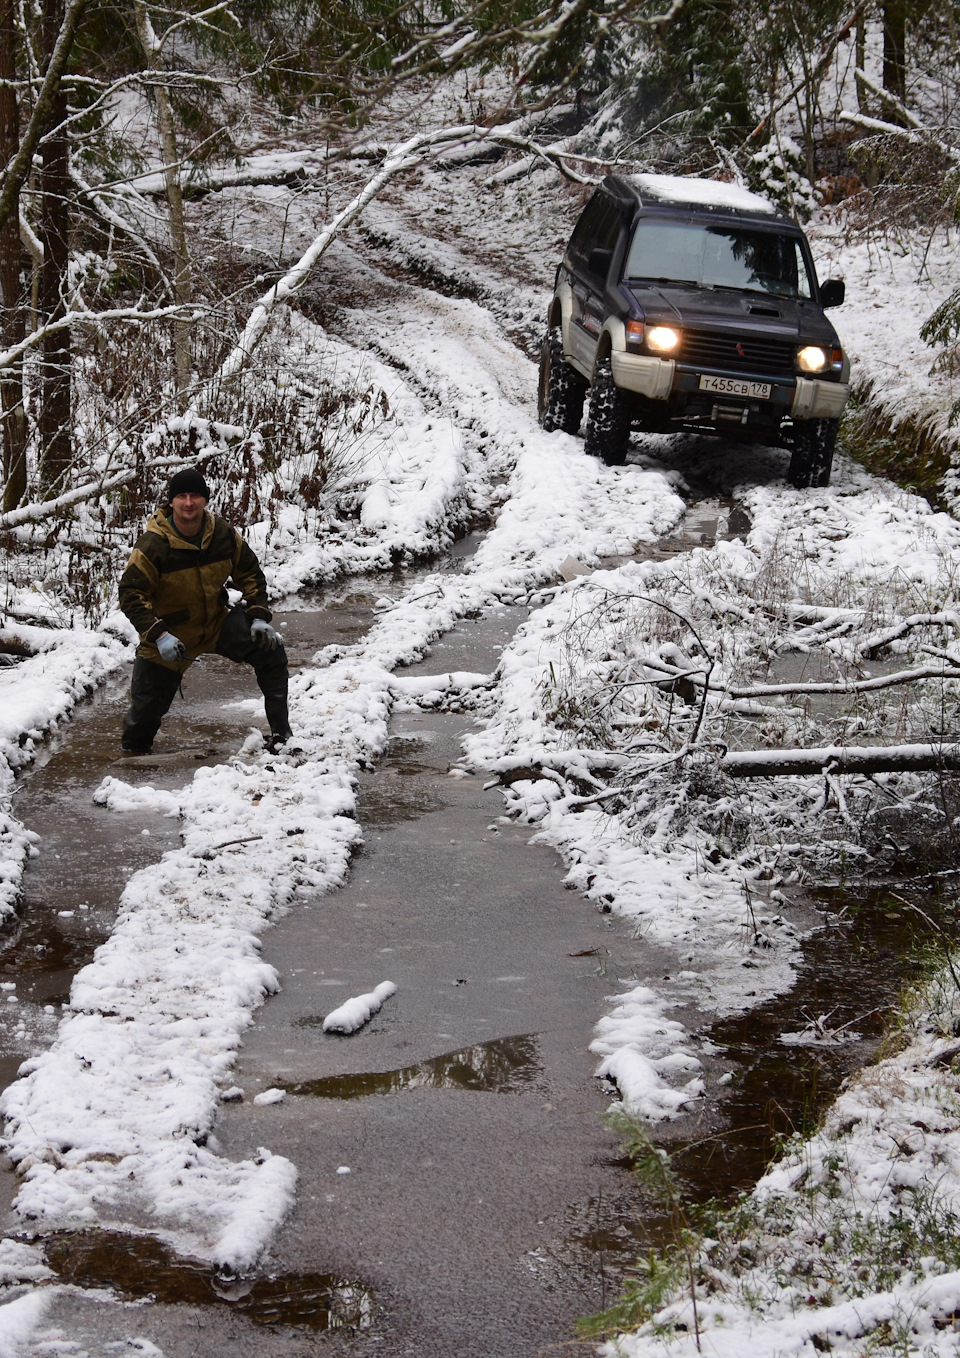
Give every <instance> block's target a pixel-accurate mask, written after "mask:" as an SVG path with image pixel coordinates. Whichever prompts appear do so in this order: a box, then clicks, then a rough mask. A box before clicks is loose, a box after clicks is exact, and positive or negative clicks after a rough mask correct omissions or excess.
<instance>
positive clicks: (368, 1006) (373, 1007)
mask: <svg viewBox="0 0 960 1358" xmlns="http://www.w3.org/2000/svg"><path fill="white" fill-rule="evenodd" d="M396 993H397V987H396V986H395V985H394V984H393V982H392V981H381V982H380V984H379V985H378V986H374V988H373V990H371V991H370V992H369V994H366V995H355V996H353V998H352V999H349V1000H344V1002H343V1004H341V1005H338V1006H337V1008H336V1009H333V1010H331V1012H330V1013H329V1014H328V1015H327V1016H326V1018H325V1019H324V1020H323V1031H324V1032H325V1033H355V1032H357V1031H358V1029H360V1028H362V1027H363V1025H364V1024H365V1023H369V1022H370V1020H371V1019H372V1018H373V1016H374V1014H378V1013H379V1012H380V1010H381V1008H382V1007H383V1002H384V1000H388V999H389V998H390V996H391V995H395V994H396Z"/></svg>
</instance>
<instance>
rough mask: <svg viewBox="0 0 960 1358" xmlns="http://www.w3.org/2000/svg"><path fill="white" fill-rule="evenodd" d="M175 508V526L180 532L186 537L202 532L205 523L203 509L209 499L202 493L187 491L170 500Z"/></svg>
mask: <svg viewBox="0 0 960 1358" xmlns="http://www.w3.org/2000/svg"><path fill="white" fill-rule="evenodd" d="M170 505H171V508H172V509H173V526H174V528H176V530H177V532H178V533H182V534H183V535H184V537H188V538H192V537H193V535H194V533H199V532H200V526H201V524H202V523H203V511H204V510H205V509H206V507H207V501H206V499H205V498H204V496H202V495H194V494H193V492H192V491H186V492H185V493H184V494H183V495H175V496H174V497H173V499H172V500H171V501H170Z"/></svg>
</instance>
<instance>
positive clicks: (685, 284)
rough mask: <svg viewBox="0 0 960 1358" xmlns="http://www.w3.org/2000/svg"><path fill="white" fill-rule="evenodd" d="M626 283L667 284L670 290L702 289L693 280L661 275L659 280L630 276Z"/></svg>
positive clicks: (637, 275) (643, 275) (646, 275)
mask: <svg viewBox="0 0 960 1358" xmlns="http://www.w3.org/2000/svg"><path fill="white" fill-rule="evenodd" d="M627 282H628V283H669V285H670V287H672V288H702V287H703V284H702V283H698V282H697V280H696V279H695V278H670V277H669V276H668V275H666V274H662V275H661V276H660V277H659V278H651V277H650V276H649V275H648V274H631V275H630V276H629V277H628V278H627Z"/></svg>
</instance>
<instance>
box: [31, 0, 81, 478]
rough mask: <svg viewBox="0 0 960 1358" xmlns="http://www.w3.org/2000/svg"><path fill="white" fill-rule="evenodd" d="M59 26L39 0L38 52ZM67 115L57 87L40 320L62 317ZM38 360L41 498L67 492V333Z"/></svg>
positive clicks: (44, 178) (46, 155)
mask: <svg viewBox="0 0 960 1358" xmlns="http://www.w3.org/2000/svg"><path fill="white" fill-rule="evenodd" d="M62 22H63V8H62V3H61V0H45V4H44V11H43V27H44V49H45V52H46V53H47V55H48V56H49V54H50V53H51V52H52V51H53V44H54V42H55V40H56V36H57V34H58V32H59V30H60V26H61V23H62ZM66 117H67V96H66V92H65V90H64V89H63V87H62V86H61V87H60V88H59V89H58V91H57V95H56V98H55V99H54V101H53V112H52V115H51V119H50V124H49V127H50V135H48V137H47V139H46V140H45V141H44V142H43V143H42V147H41V156H42V159H41V169H40V193H41V198H42V214H43V215H42V223H41V231H40V238H41V240H42V242H43V269H42V271H41V275H40V311H41V316H42V319H43V320H45V321H56V320H60V319H61V318H62V317H63V316H64V315H65V313H66V310H67V308H66V302H65V298H64V293H65V290H66V286H67V262H68V237H69V231H70V202H71V199H72V196H73V181H72V179H71V178H70V147H69V143H68V141H67V136H66V133H65V132H63V131H57V130H56V129H57V128H59V127H61V126H62V124H63V122H64V121H65V119H66ZM40 353H41V359H40V418H39V434H40V484H41V487H42V489H43V492H44V495H45V496H50V495H55V494H57V493H58V492H60V491H63V490H66V489H67V481H68V478H69V473H70V468H71V466H72V463H73V429H72V423H71V418H70V360H71V341H70V331H69V329H63V330H57V331H55V332H54V333H53V334H51V335H48V336H46V337H45V338H44V340H43V343H42V346H41V350H40Z"/></svg>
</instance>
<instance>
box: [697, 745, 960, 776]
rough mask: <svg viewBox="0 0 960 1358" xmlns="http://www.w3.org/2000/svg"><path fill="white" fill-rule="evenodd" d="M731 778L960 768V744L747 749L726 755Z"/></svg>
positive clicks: (723, 761)
mask: <svg viewBox="0 0 960 1358" xmlns="http://www.w3.org/2000/svg"><path fill="white" fill-rule="evenodd" d="M720 768H721V769H722V770H723V772H724V773H725V774H727V775H728V776H729V777H731V778H768V777H773V776H778V777H782V776H787V775H790V774H807V775H809V774H811V773H859V774H873V773H930V772H933V771H935V770H938V769H960V745H955V744H951V745H936V744H928V745H846V746H844V745H824V746H821V747H820V748H819V749H813V750H746V751H738V752H737V753H735V754H727V755H724V757H723V758H722V759H721V760H720Z"/></svg>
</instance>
